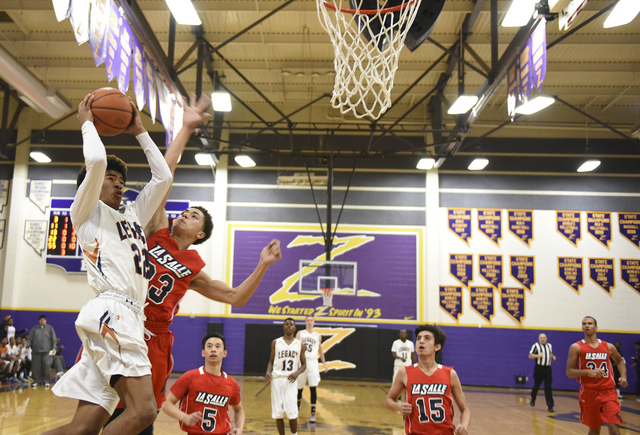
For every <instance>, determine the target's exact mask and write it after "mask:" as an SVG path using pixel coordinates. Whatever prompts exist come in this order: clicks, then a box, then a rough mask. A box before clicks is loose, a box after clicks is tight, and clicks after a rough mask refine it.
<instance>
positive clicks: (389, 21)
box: [316, 0, 421, 119]
mask: <svg viewBox="0 0 640 435" xmlns="http://www.w3.org/2000/svg"><path fill="white" fill-rule="evenodd" d="M420 1H421V0H381V1H380V2H378V0H350V1H349V0H317V2H316V3H317V7H318V18H319V19H320V24H322V27H324V29H325V30H326V31H327V33H329V36H330V37H331V42H332V43H333V46H334V52H335V60H334V62H333V64H334V67H335V70H336V81H335V84H334V88H333V95H332V97H331V105H332V106H333V107H334V108H336V109H340V111H341V112H342V113H347V112H351V113H352V114H353V115H354V116H355V117H356V118H363V117H365V116H369V117H371V118H373V119H378V118H379V117H380V116H381V115H382V114H383V113H384V112H386V110H387V109H388V108H389V107H391V89H392V88H393V79H394V77H395V73H396V70H397V69H398V59H399V57H400V51H401V50H402V47H403V45H404V40H405V38H406V37H407V32H408V31H409V28H410V27H411V25H412V24H413V21H414V19H415V18H416V13H417V11H418V6H419V5H420Z"/></svg>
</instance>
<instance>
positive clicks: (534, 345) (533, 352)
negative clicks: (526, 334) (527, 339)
mask: <svg viewBox="0 0 640 435" xmlns="http://www.w3.org/2000/svg"><path fill="white" fill-rule="evenodd" d="M537 344H538V343H534V344H533V346H531V350H530V351H529V353H532V354H534V355H537V354H538V346H537Z"/></svg>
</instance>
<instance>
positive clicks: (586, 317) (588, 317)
mask: <svg viewBox="0 0 640 435" xmlns="http://www.w3.org/2000/svg"><path fill="white" fill-rule="evenodd" d="M584 319H593V323H594V324H595V325H596V326H598V321H597V320H596V318H595V317H593V316H584V318H583V319H582V320H584Z"/></svg>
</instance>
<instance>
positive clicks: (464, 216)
mask: <svg viewBox="0 0 640 435" xmlns="http://www.w3.org/2000/svg"><path fill="white" fill-rule="evenodd" d="M447 226H448V227H449V230H451V232H453V234H455V235H456V236H458V237H459V238H460V240H462V241H463V242H465V243H466V244H467V246H469V239H471V209H470V208H448V209H447Z"/></svg>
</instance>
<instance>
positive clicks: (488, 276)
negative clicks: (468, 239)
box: [478, 254, 502, 290]
mask: <svg viewBox="0 0 640 435" xmlns="http://www.w3.org/2000/svg"><path fill="white" fill-rule="evenodd" d="M478 268H479V272H480V276H481V277H483V278H484V279H485V281H487V282H488V283H489V284H491V285H492V286H493V287H494V288H495V289H496V290H499V289H500V286H501V285H502V255H483V254H478Z"/></svg>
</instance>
